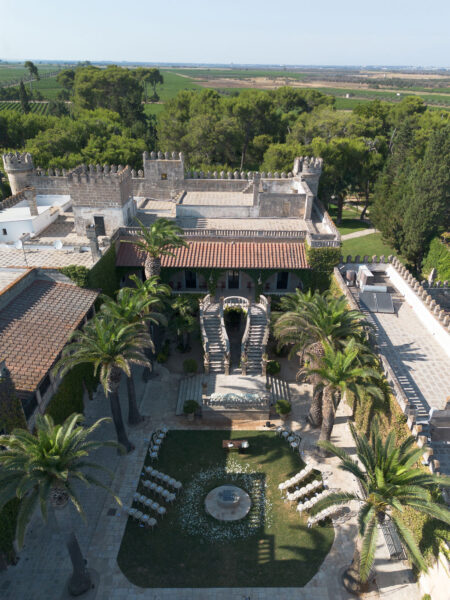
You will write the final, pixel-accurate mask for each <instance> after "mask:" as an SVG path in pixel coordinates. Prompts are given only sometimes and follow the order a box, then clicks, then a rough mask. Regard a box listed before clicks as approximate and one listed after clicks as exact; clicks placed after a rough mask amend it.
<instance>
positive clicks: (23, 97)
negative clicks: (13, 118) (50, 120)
mask: <svg viewBox="0 0 450 600" xmlns="http://www.w3.org/2000/svg"><path fill="white" fill-rule="evenodd" d="M19 98H20V104H21V106H22V110H23V112H24V113H25V114H26V113H29V112H30V104H29V102H28V94H27V91H26V89H25V86H24V85H23V81H21V82H20V85H19Z"/></svg>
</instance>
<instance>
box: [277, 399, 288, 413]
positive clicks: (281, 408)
mask: <svg viewBox="0 0 450 600" xmlns="http://www.w3.org/2000/svg"><path fill="white" fill-rule="evenodd" d="M275 408H276V411H277V413H278V414H279V415H288V414H289V413H290V412H291V409H292V406H291V403H290V402H289V401H288V400H285V399H284V398H280V399H279V400H277V403H276V404H275Z"/></svg>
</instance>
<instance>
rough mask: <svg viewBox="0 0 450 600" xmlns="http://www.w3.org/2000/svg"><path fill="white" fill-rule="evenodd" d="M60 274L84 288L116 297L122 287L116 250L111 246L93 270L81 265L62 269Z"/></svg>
mask: <svg viewBox="0 0 450 600" xmlns="http://www.w3.org/2000/svg"><path fill="white" fill-rule="evenodd" d="M60 272H61V273H63V274H64V275H66V276H67V277H69V278H70V279H72V281H74V282H75V283H76V284H77V285H79V286H80V287H83V288H91V289H94V290H101V291H102V293H103V294H106V295H107V296H111V297H114V296H115V294H116V292H117V290H118V289H119V287H120V273H119V271H118V269H116V249H115V247H114V246H111V248H109V249H108V250H107V251H106V252H105V254H104V255H103V256H102V257H101V259H100V260H99V261H98V262H97V263H95V265H94V266H93V267H92V269H91V270H89V269H87V268H86V267H84V266H80V265H69V266H68V267H62V268H61V269H60Z"/></svg>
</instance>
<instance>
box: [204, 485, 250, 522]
mask: <svg viewBox="0 0 450 600" xmlns="http://www.w3.org/2000/svg"><path fill="white" fill-rule="evenodd" d="M251 505H252V501H251V500H250V496H249V495H248V494H247V492H246V491H244V490H243V489H242V488H240V487H237V486H236V485H221V486H219V487H216V488H214V489H213V490H211V491H210V492H209V494H208V495H207V496H206V498H205V509H206V512H207V513H208V514H209V515H211V516H212V517H214V518H215V519H218V520H219V521H238V520H239V519H243V518H244V517H245V516H246V515H247V514H248V511H249V510H250V507H251Z"/></svg>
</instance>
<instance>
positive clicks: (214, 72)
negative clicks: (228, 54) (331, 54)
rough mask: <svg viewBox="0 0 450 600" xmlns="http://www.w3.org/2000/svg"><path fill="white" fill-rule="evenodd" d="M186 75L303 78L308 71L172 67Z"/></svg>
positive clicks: (242, 77) (306, 75)
mask: <svg viewBox="0 0 450 600" xmlns="http://www.w3.org/2000/svg"><path fill="white" fill-rule="evenodd" d="M174 71H175V72H176V73H181V74H182V75H186V76H188V77H194V78H195V77H201V78H202V79H203V78H206V79H208V78H210V79H222V78H231V79H245V78H246V77H269V78H270V77H289V78H291V79H304V78H305V77H309V74H308V73H301V72H299V71H284V70H279V71H276V70H274V69H174Z"/></svg>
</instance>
